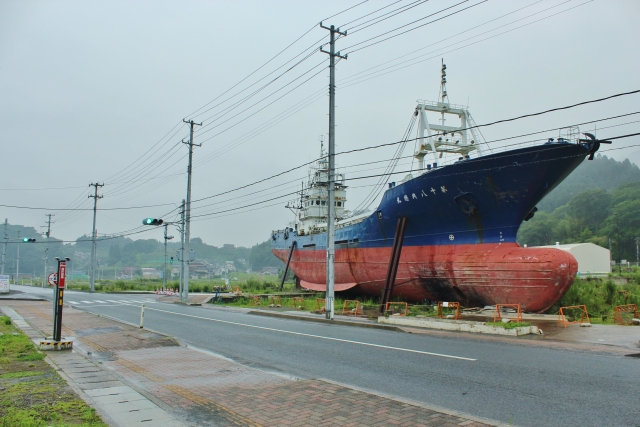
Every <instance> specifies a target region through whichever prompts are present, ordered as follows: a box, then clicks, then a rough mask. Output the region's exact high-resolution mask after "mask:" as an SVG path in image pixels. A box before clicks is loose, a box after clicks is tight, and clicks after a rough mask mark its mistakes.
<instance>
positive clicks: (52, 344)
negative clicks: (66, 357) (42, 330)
mask: <svg viewBox="0 0 640 427" xmlns="http://www.w3.org/2000/svg"><path fill="white" fill-rule="evenodd" d="M38 345H39V347H40V350H43V351H59V350H71V349H72V348H73V341H71V340H65V339H61V340H60V341H54V340H40V341H39V342H38Z"/></svg>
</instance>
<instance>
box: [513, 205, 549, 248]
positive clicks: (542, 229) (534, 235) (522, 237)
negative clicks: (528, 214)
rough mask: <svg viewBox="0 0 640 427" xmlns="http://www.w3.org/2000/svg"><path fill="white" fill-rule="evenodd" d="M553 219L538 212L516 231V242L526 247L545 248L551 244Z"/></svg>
mask: <svg viewBox="0 0 640 427" xmlns="http://www.w3.org/2000/svg"><path fill="white" fill-rule="evenodd" d="M554 224H555V221H554V219H553V218H552V217H551V215H550V214H548V213H546V212H538V213H536V215H535V216H534V217H533V218H532V219H530V220H529V221H527V222H524V223H523V224H522V226H521V227H520V230H519V231H518V242H519V243H520V244H523V245H524V244H527V245H528V246H545V245H551V244H553V226H554Z"/></svg>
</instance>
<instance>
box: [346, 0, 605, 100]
mask: <svg viewBox="0 0 640 427" xmlns="http://www.w3.org/2000/svg"><path fill="white" fill-rule="evenodd" d="M568 1H572V0H568ZM592 1H593V0H588V1H586V2H584V3H581V4H579V5H576V6H573V7H571V8H568V9H565V10H562V11H560V12H557V13H554V14H552V15H549V16H545V17H543V18H540V19H538V20H536V21H532V22H529V23H526V24H523V25H520V26H518V27H516V28H512V29H509V30H506V31H503V32H501V33H498V34H494V35H492V36H489V37H486V38H484V39H482V40H477V41H475V42H472V43H468V44H466V45H463V46H459V47H456V48H454V49H451V50H448V51H446V52H440V51H441V50H443V49H447V48H449V47H453V46H455V45H457V44H460V43H463V42H464V41H468V40H472V39H475V38H477V37H479V36H480V35H482V34H486V33H489V32H492V31H495V30H496V29H499V28H503V27H505V26H508V25H511V24H512V23H514V22H517V21H519V20H516V21H513V22H511V23H509V24H505V25H502V26H500V27H497V28H496V29H492V30H489V31H486V32H485V33H482V34H479V35H475V36H472V37H469V38H467V39H465V40H461V41H458V42H455V43H452V44H450V45H448V46H444V47H441V48H438V49H436V50H434V51H432V52H429V53H427V54H422V55H419V56H417V57H415V58H412V59H409V60H406V61H403V62H401V63H398V64H395V65H392V66H389V67H386V68H384V69H382V70H378V71H374V72H371V73H369V74H368V75H365V76H360V77H355V76H356V75H358V74H362V73H365V72H367V71H370V70H373V69H375V68H378V67H379V66H380V65H378V66H375V67H371V68H369V69H367V70H363V71H361V72H359V73H356V74H354V75H352V76H350V77H347V78H346V79H345V80H342V81H340V83H341V87H342V88H343V89H345V88H348V87H350V86H354V85H356V84H360V83H364V82H366V81H369V80H372V79H375V78H378V77H382V76H385V75H387V74H390V73H394V72H396V71H400V70H403V69H405V68H409V67H412V66H414V65H418V64H420V63H423V62H426V61H428V60H431V59H434V58H436V57H438V58H439V57H441V56H442V55H446V54H448V53H451V52H455V51H458V50H461V49H464V48H467V47H469V46H473V45H476V44H478V43H482V42H484V41H487V40H490V39H493V38H495V37H499V36H502V35H504V34H508V33H510V32H512V31H516V30H519V29H521V28H524V27H527V26H529V25H533V24H535V23H538V22H541V21H544V20H546V19H549V18H552V17H554V16H557V15H560V14H562V13H565V12H568V11H570V10H572V9H576V8H578V7H581V6H584V5H586V4H588V3H591V2H592ZM564 3H567V1H565V2H563V3H560V4H558V5H554V6H551V7H549V8H547V9H545V10H543V11H542V12H544V11H546V10H549V9H552V8H555V7H558V6H560V5H562V4H564ZM538 13H539V12H537V13H534V14H531V15H529V16H527V17H531V16H533V15H536V14H538ZM505 16H506V15H505ZM527 17H525V18H527ZM525 18H523V19H525ZM520 20H521V19H520ZM488 22H491V21H487V23H488ZM482 25H484V24H482ZM475 28H477V27H475ZM464 32H466V31H463V32H461V33H458V34H455V35H453V36H451V37H447V38H445V39H442V40H440V41H438V42H436V43H432V44H430V45H428V46H427V47H429V46H433V45H436V44H438V43H440V42H442V41H444V40H448V39H450V38H453V37H456V36H457V35H460V34H462V33H464ZM421 49H422V48H421ZM421 49H418V50H421ZM436 52H438V53H437V54H436ZM432 54H433V56H430V57H428V58H425V59H421V60H418V61H416V60H417V59H418V58H420V57H424V56H427V55H432ZM406 55H409V54H406ZM406 55H402V56H401V57H404V56H406ZM401 57H398V58H396V59H394V60H390V61H387V62H386V63H390V62H393V61H395V60H397V59H399V58H401ZM412 61H416V62H413V63H409V62H412ZM406 63H409V64H407V65H404V66H402V67H400V65H402V64H406ZM381 65H383V64H381ZM396 67H399V68H396ZM394 68H395V69H394ZM385 70H389V71H387V72H383V71H385ZM347 83H348V84H347Z"/></svg>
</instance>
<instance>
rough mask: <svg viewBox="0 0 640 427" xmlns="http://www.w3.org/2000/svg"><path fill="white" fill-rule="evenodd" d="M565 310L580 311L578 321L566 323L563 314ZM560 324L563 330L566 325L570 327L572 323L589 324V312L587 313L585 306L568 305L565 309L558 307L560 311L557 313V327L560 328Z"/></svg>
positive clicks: (565, 317) (565, 316) (565, 315)
mask: <svg viewBox="0 0 640 427" xmlns="http://www.w3.org/2000/svg"><path fill="white" fill-rule="evenodd" d="M567 309H569V310H580V320H573V321H568V320H567V313H566V312H565V311H566V310H567ZM585 320H586V322H585ZM560 323H562V324H563V325H564V327H565V328H566V327H567V325H572V324H574V323H591V321H590V320H589V312H588V311H587V306H586V305H569V306H567V307H560V311H559V312H558V326H560Z"/></svg>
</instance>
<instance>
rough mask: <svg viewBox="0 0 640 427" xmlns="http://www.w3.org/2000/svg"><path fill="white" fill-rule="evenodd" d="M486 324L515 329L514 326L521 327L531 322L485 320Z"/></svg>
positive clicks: (529, 324)
mask: <svg viewBox="0 0 640 427" xmlns="http://www.w3.org/2000/svg"><path fill="white" fill-rule="evenodd" d="M487 325H489V326H496V327H498V328H505V329H515V328H522V327H526V326H531V323H529V322H508V323H504V322H487Z"/></svg>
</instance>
